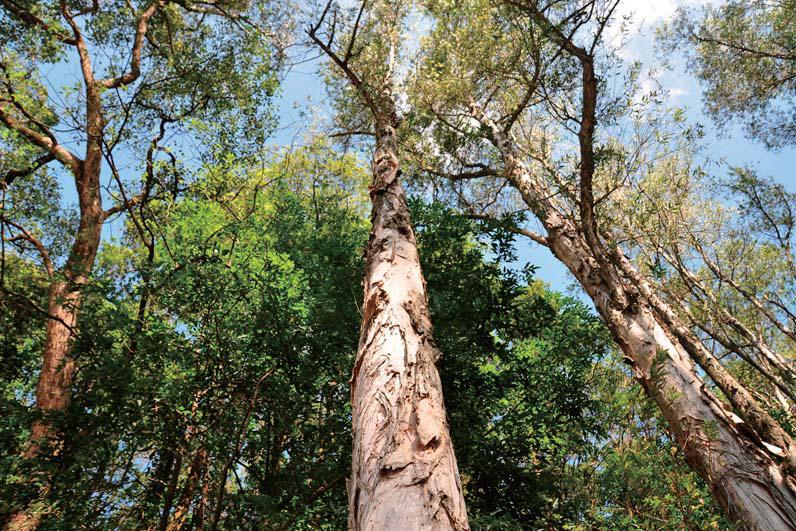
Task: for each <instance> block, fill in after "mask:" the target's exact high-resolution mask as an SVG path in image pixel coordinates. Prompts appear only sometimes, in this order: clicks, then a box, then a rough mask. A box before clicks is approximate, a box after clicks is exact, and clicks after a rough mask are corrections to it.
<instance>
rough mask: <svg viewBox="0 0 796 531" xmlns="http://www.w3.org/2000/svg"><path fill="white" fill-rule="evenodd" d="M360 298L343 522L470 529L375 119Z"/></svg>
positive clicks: (405, 234)
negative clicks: (361, 308) (346, 513)
mask: <svg viewBox="0 0 796 531" xmlns="http://www.w3.org/2000/svg"><path fill="white" fill-rule="evenodd" d="M376 126H377V127H376V131H377V132H376V151H375V153H374V156H373V183H372V185H371V187H370V195H371V199H372V202H373V210H372V222H373V226H372V229H371V233H370V239H369V241H368V245H367V249H366V271H365V280H364V287H365V305H364V316H363V320H362V328H361V335H360V340H359V349H358V352H357V359H356V363H355V365H354V371H353V375H352V377H351V401H352V406H353V438H354V447H353V450H354V452H353V462H352V469H351V479H350V480H349V483H348V497H349V528H350V529H352V530H355V531H359V530H396V531H397V530H400V531H412V530H421V529H422V530H426V529H437V530H465V529H469V526H468V523H467V512H466V509H465V504H464V497H463V495H462V487H461V482H460V479H459V471H458V468H457V465H456V458H455V456H454V453H453V446H452V444H451V439H450V435H449V432H448V423H447V419H446V414H445V405H444V403H443V399H442V386H441V384H440V379H439V374H438V373H437V368H436V365H435V364H436V361H437V359H438V358H439V351H438V350H437V349H436V347H435V345H434V340H433V338H432V335H431V321H430V318H429V312H428V305H427V302H426V289H425V281H424V280H423V274H422V271H421V269H420V261H419V257H418V253H417V246H416V242H415V235H414V231H413V229H412V224H411V221H410V218H409V212H408V209H407V204H406V196H405V194H404V190H403V187H402V186H401V183H400V182H399V175H400V171H399V169H398V148H397V144H396V138H395V129H394V127H393V125H392V124H391V123H390V122H389V121H388V120H379V119H378V117H377V124H376Z"/></svg>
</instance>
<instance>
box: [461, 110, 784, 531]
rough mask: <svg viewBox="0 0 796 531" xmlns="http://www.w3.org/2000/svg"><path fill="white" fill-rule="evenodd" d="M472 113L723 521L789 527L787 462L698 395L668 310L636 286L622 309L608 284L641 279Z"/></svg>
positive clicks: (701, 387) (504, 138) (768, 530)
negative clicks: (589, 234)
mask: <svg viewBox="0 0 796 531" xmlns="http://www.w3.org/2000/svg"><path fill="white" fill-rule="evenodd" d="M474 114H475V117H476V118H477V119H479V121H481V122H482V123H484V124H485V125H487V126H489V127H490V128H491V130H492V138H493V142H494V144H495V146H496V147H497V148H498V149H499V150H500V153H501V155H502V157H503V162H504V164H505V166H506V174H507V177H508V179H509V180H510V182H511V183H512V185H513V186H514V187H515V188H516V189H517V191H518V192H520V194H521V196H522V197H523V199H524V201H525V202H526V203H527V204H528V206H529V207H530V208H531V209H532V211H533V212H534V214H535V215H536V216H537V217H538V219H539V220H540V221H541V223H542V225H543V226H544V227H545V230H546V232H547V235H546V240H547V244H548V245H549V247H550V250H551V251H552V252H553V254H554V255H555V256H556V258H558V259H559V260H560V261H561V262H562V263H563V264H564V265H565V266H566V267H567V268H568V269H569V270H570V272H571V273H572V274H573V275H574V276H575V278H576V279H577V280H578V282H579V283H580V285H581V286H582V287H583V289H584V290H585V291H586V293H587V294H588V295H589V297H590V298H591V299H592V301H593V302H594V305H595V307H596V308H597V311H598V312H599V313H600V315H601V316H602V317H603V319H604V320H605V322H606V324H607V326H608V328H609V330H610V331H611V333H612V335H613V337H614V339H615V341H616V342H617V344H618V345H619V346H620V347H621V349H622V351H623V353H624V355H625V361H627V362H628V363H629V364H630V365H631V366H632V368H633V372H634V375H635V377H636V379H637V380H638V381H639V383H640V384H641V385H642V387H643V388H644V390H645V391H646V393H647V394H648V395H649V396H650V398H651V399H652V400H654V401H655V403H656V404H657V405H658V407H659V408H660V410H661V412H662V413H663V415H664V417H665V418H666V421H667V423H668V424H669V426H670V428H671V430H672V433H673V434H674V437H675V439H676V442H677V444H678V447H679V448H680V449H681V450H682V452H683V453H684V455H685V458H686V460H687V461H688V463H689V464H690V465H691V467H692V468H694V470H696V471H697V472H698V473H699V474H700V475H701V476H702V478H703V479H705V481H706V482H707V484H708V486H709V487H710V489H711V491H712V493H713V495H714V496H715V497H716V499H717V500H718V501H719V503H721V505H722V506H723V507H724V509H725V510H726V512H727V514H728V515H729V517H730V518H731V519H732V520H733V521H735V522H736V523H737V524H738V525H739V526H740V527H741V528H743V529H750V530H760V531H788V530H796V482H794V479H793V477H791V476H790V475H788V474H787V473H786V469H787V463H782V462H779V461H778V459H777V457H776V454H775V453H774V452H772V449H774V448H773V447H772V446H771V445H770V444H767V442H766V441H762V440H761V439H760V437H759V436H758V435H757V434H756V433H755V431H754V430H753V429H751V428H750V426H748V425H747V424H746V423H745V422H744V421H743V420H741V419H740V418H739V417H738V416H737V415H735V413H733V412H732V410H731V409H730V408H729V406H727V405H725V404H724V403H722V402H721V401H719V400H718V399H717V398H716V396H715V395H714V394H713V393H712V392H711V391H710V390H709V389H707V388H706V385H705V382H704V381H703V380H702V379H701V378H700V376H699V374H698V372H697V370H696V367H695V366H694V363H693V362H692V359H691V357H690V356H689V353H688V352H687V351H686V349H685V348H684V346H683V344H681V342H680V341H679V340H678V337H677V334H675V333H674V331H673V330H672V329H671V328H670V327H669V326H668V325H667V321H666V318H667V316H669V314H670V313H672V314H673V312H671V310H670V309H669V308H663V309H661V308H659V307H656V306H654V305H653V302H654V303H655V304H658V305H660V304H662V303H661V302H660V301H658V300H657V299H656V300H650V299H648V298H645V296H644V292H645V289H641V290H638V291H639V293H638V294H637V296H636V298H635V300H634V301H633V303H632V304H629V305H628V304H622V302H623V299H624V298H625V297H626V294H625V293H617V292H616V291H615V288H613V287H612V286H623V287H626V288H633V286H632V281H631V280H632V279H633V278H635V279H639V278H641V277H640V275H639V274H638V272H637V271H636V270H635V268H633V266H632V264H630V263H629V262H627V261H626V260H624V259H623V258H622V257H621V256H619V258H618V259H617V258H616V257H615V258H614V260H618V261H616V262H615V261H609V262H608V263H606V264H605V266H601V265H600V264H599V262H598V260H597V258H596V257H595V256H594V253H593V252H592V250H591V249H590V246H589V244H588V242H587V241H586V239H585V237H584V235H583V234H582V232H581V231H580V230H579V227H578V226H577V225H576V224H575V223H574V222H573V221H572V219H571V218H569V217H566V216H564V215H562V214H561V211H560V209H559V205H557V204H556V203H555V200H554V199H553V198H552V196H551V194H549V193H547V190H546V189H545V187H544V184H542V183H539V182H538V181H537V180H536V179H535V178H534V177H533V175H531V174H530V172H528V171H527V169H526V168H525V167H524V165H523V164H522V162H521V161H520V160H519V158H518V157H517V155H516V154H515V152H514V147H513V142H512V139H511V138H510V136H509V135H508V134H506V133H505V132H504V131H502V130H501V129H500V128H498V127H496V126H495V124H494V122H490V121H489V119H488V118H486V117H485V116H484V115H483V114H482V113H478V112H476V113H474ZM617 254H618V255H619V254H620V253H619V252H618V253H617ZM623 260H624V261H623ZM605 268H610V269H608V270H606V269H605ZM628 268H632V270H629V269H628ZM606 278H610V279H611V280H612V281H611V282H607V281H606ZM647 287H648V286H643V288H647ZM634 289H635V288H634ZM656 310H658V311H657V312H656Z"/></svg>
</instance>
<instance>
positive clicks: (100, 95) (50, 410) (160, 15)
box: [0, 0, 272, 529]
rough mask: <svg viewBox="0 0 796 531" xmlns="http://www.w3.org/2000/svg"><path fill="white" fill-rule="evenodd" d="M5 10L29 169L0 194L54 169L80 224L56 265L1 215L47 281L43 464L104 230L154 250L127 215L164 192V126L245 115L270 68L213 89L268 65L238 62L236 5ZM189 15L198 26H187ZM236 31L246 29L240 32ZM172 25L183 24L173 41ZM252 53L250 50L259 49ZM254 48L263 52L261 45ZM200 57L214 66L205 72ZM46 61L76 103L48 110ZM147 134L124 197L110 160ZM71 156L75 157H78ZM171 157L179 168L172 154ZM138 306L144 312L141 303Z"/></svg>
mask: <svg viewBox="0 0 796 531" xmlns="http://www.w3.org/2000/svg"><path fill="white" fill-rule="evenodd" d="M2 6H3V11H2V15H1V16H2V19H1V20H2V29H3V38H4V39H6V40H7V43H8V46H7V47H6V46H5V45H4V49H3V52H2V56H0V70H1V73H2V87H0V122H1V123H2V125H3V127H4V128H5V131H6V135H5V136H4V143H5V146H4V150H7V151H8V152H10V153H12V154H13V158H15V159H19V160H20V161H22V162H25V161H28V162H26V163H25V165H24V166H22V167H21V168H18V167H14V168H11V169H9V170H8V171H7V173H6V174H5V178H4V181H3V188H4V189H5V188H6V187H9V186H12V185H13V181H14V180H16V179H18V178H20V177H23V176H25V175H27V174H30V173H32V172H35V171H42V170H41V168H43V167H44V166H46V165H48V164H50V163H53V162H57V163H58V164H59V165H60V167H61V168H62V170H63V171H65V172H66V173H67V174H68V175H69V176H70V177H71V179H72V180H73V182H74V190H75V192H76V196H77V203H78V222H77V224H76V227H75V228H74V233H73V234H72V235H71V242H70V243H69V245H68V250H67V251H66V256H65V259H64V261H63V263H62V265H61V264H60V263H59V260H57V259H56V258H57V257H55V256H51V254H50V252H49V250H48V249H47V247H46V246H45V245H44V244H43V243H42V241H41V240H40V239H39V238H38V237H37V236H36V234H35V232H34V231H29V230H26V228H25V227H24V226H22V225H20V224H19V223H18V222H17V221H15V220H13V219H10V218H9V217H7V216H6V215H5V214H4V215H3V219H2V222H3V224H4V228H5V227H8V228H9V229H11V230H12V232H13V233H14V236H13V238H14V239H15V241H19V242H21V243H22V244H23V245H27V246H28V247H32V248H33V249H35V251H36V252H38V253H39V255H40V261H41V263H42V265H43V268H44V269H45V271H46V274H47V275H48V277H49V279H50V282H49V288H48V303H47V307H46V308H41V311H42V312H43V313H45V314H46V315H47V325H46V326H47V333H46V341H45V345H44V351H43V354H42V368H41V372H40V374H39V377H38V381H37V384H36V393H35V395H36V401H35V408H36V410H37V411H38V412H39V414H40V415H39V418H37V419H36V420H35V421H34V423H33V425H32V427H31V432H30V437H29V444H28V446H27V449H26V451H25V454H26V456H27V457H28V458H33V457H35V456H37V455H39V454H42V456H44V457H47V456H53V455H57V454H58V453H59V452H60V444H59V441H58V440H59V433H58V431H57V428H56V424H55V423H54V420H53V419H54V415H57V414H61V413H63V412H65V411H66V410H67V409H68V407H69V405H70V402H71V397H72V387H73V384H74V380H75V374H76V371H77V369H78V367H77V364H76V361H75V360H74V359H73V357H72V356H71V354H70V352H71V349H72V345H73V343H74V340H75V336H76V333H77V329H78V328H79V319H78V317H79V311H80V306H81V300H82V297H83V295H82V294H83V292H84V290H85V286H86V284H87V283H88V282H89V280H90V278H91V274H92V271H93V268H94V262H95V259H96V256H97V253H98V250H99V247H100V241H101V235H102V230H103V225H104V223H105V222H106V220H108V219H109V218H111V217H112V216H115V215H121V214H127V215H128V216H129V217H130V219H131V220H132V221H133V222H134V223H136V227H137V229H138V230H139V232H140V236H141V238H142V240H143V241H144V242H145V244H146V245H147V247H149V248H150V250H152V249H153V246H154V243H153V240H154V233H153V231H152V229H151V227H147V226H146V223H145V222H144V221H143V220H139V219H138V216H137V215H136V212H135V210H134V209H136V208H138V209H140V208H141V207H142V205H144V204H145V203H147V202H148V201H149V200H150V199H151V198H152V197H153V195H154V194H155V193H157V192H158V191H159V190H163V189H164V187H163V186H158V185H159V183H158V182H157V180H158V178H157V177H156V175H155V166H156V164H158V161H157V158H158V155H162V154H163V153H164V152H165V151H164V146H163V142H164V138H165V136H166V132H167V130H168V129H169V126H171V125H173V124H185V123H187V120H188V119H189V118H195V117H198V116H201V115H202V114H205V115H209V113H212V112H214V111H220V110H222V109H225V108H232V107H234V106H236V105H241V107H243V106H244V105H247V102H245V101H244V97H242V96H243V95H244V94H246V93H247V89H252V90H248V94H252V93H259V94H268V93H269V92H270V90H271V88H270V87H271V86H272V81H271V79H272V78H271V76H270V74H269V73H268V72H269V71H270V70H269V69H268V68H264V69H262V70H261V73H259V74H258V75H256V76H254V78H253V79H252V80H251V81H250V82H249V83H248V84H245V85H243V86H244V87H245V89H241V90H239V91H238V93H237V94H236V93H225V92H226V91H225V90H224V89H223V87H222V86H220V84H221V83H226V82H228V80H229V78H230V77H234V75H235V72H236V69H237V68H240V67H241V66H243V65H247V63H248V65H247V66H251V65H253V64H255V63H257V62H258V61H259V62H263V63H264V64H266V65H270V64H271V63H272V57H270V56H266V57H265V60H264V61H263V60H262V58H263V56H261V55H253V58H252V59H250V60H248V61H240V60H238V59H236V57H235V54H234V52H233V49H234V47H235V46H240V45H241V44H245V43H246V41H247V39H248V40H249V42H250V43H251V42H255V41H254V34H256V33H257V32H256V31H250V30H252V29H253V28H255V25H254V24H253V23H252V21H250V20H248V19H246V17H245V16H244V13H243V12H242V11H241V6H226V5H223V4H222V3H218V4H216V3H214V4H212V5H210V6H207V5H205V4H201V5H193V4H191V3H177V2H170V1H169V0H154V1H152V2H143V3H140V4H133V3H126V4H123V5H122V4H102V5H101V4H100V3H98V2H93V3H83V2H78V3H72V2H67V1H65V0H64V1H61V2H60V3H53V2H33V3H20V2H17V1H16V0H8V1H3V3H2ZM243 8H244V9H245V8H246V6H243ZM209 15H216V16H220V17H221V18H226V19H227V23H226V24H225V23H223V22H218V23H217V24H216V25H215V26H213V24H214V23H211V22H209V21H208V20H206V18H207V17H208V16H209ZM192 18H193V19H194V22H195V23H196V25H195V26H194V25H192V24H193V23H194V22H189V21H190V19H192ZM219 20H220V19H219ZM225 26H226V27H227V31H226V32H225V30H224V29H223V28H224V27H225ZM237 27H246V28H247V29H244V31H243V32H240V31H237V30H235V28H237ZM175 28H179V30H178V31H177V32H176V33H175ZM241 35H243V38H241ZM261 36H262V35H257V38H260V37H261ZM213 41H215V42H213ZM249 49H250V51H252V52H256V51H257V49H258V48H251V47H250V48H249ZM259 49H265V48H263V47H262V45H259ZM189 50H190V52H189ZM236 51H237V50H236ZM191 54H193V56H191ZM255 57H256V58H255ZM64 58H67V59H66V60H65V59H64ZM71 59H74V61H75V62H76V64H75V62H70V60H71ZM207 60H213V61H215V62H216V64H215V65H214V66H213V67H211V68H208V67H207V64H206V63H205V61H207ZM236 61H238V63H240V64H237V65H236V63H235V62H236ZM43 63H52V64H55V65H57V66H58V68H63V69H67V70H68V69H71V68H73V67H75V66H76V67H77V72H78V76H79V79H80V87H79V89H78V92H77V94H79V97H78V98H75V99H72V100H71V102H72V104H71V106H68V104H67V106H66V107H64V108H61V109H56V108H53V107H54V106H53V104H52V101H54V99H55V98H54V97H55V94H52V95H50V94H48V90H46V89H45V88H44V87H45V83H44V82H43V80H42V75H41V73H40V71H39V70H38V67H39V66H41V64H43ZM263 74H265V75H263ZM214 78H215V79H214ZM216 82H218V83H216ZM56 90H57V89H56ZM71 94H72V93H70V92H68V89H65V90H64V94H63V99H62V100H60V101H61V102H64V101H70V96H71ZM48 96H49V97H50V99H48ZM259 106H261V103H259V102H258V103H255V104H254V105H251V104H248V107H249V108H252V107H253V108H258V107H259ZM244 108H245V107H244ZM236 112H237V110H236ZM59 124H60V125H61V128H62V129H63V128H64V127H68V128H69V129H68V131H69V132H71V133H72V134H71V138H67V139H66V140H65V139H64V138H63V137H65V136H66V137H69V136H70V135H69V134H68V133H64V131H63V130H61V131H59V130H58V129H59V127H58V126H59ZM142 137H148V139H149V140H147V141H144V145H146V148H145V149H143V150H141V149H138V150H137V152H136V151H133V153H134V155H133V157H136V156H137V157H140V158H139V159H138V160H139V161H141V163H140V164H139V165H138V167H139V168H142V169H143V175H144V178H143V179H142V180H143V182H142V183H141V184H134V186H136V187H137V188H139V191H137V192H135V193H132V194H131V193H128V192H127V191H126V190H125V183H124V175H123V174H122V172H121V170H120V169H119V167H120V166H122V164H121V163H120V164H117V162H116V158H118V157H119V155H118V152H119V151H120V149H119V148H120V147H122V146H125V147H127V148H131V144H132V145H135V144H136V143H138V141H139V139H140V138H142ZM70 144H72V146H75V145H76V146H77V147H70ZM77 149H82V155H81V154H79V153H78V151H77ZM132 149H134V148H132ZM114 155H116V158H115V157H114ZM129 156H130V155H129V153H128V154H126V155H122V157H129ZM172 157H173V155H172ZM172 160H173V161H174V162H175V163H176V159H175V158H172ZM30 161H32V162H30ZM106 171H107V172H108V173H109V177H110V180H111V181H112V182H113V183H114V188H115V192H114V193H113V194H112V203H113V204H112V206H110V207H109V208H105V207H104V206H103V202H104V201H103V185H102V183H101V176H102V174H103V173H104V172H106ZM135 180H139V179H135ZM128 184H129V183H128ZM168 188H169V189H172V190H173V191H174V192H176V189H177V188H179V185H174V186H172V185H171V184H169V185H168ZM6 295H8V296H15V294H14V293H6ZM141 307H142V308H143V309H145V302H144V303H143V304H142V306H141ZM35 522H36V518H35V516H34V515H33V514H32V513H28V512H20V513H18V514H16V515H15V516H14V517H13V518H12V521H11V523H10V524H9V525H10V528H12V529H15V528H18V529H27V528H30V527H32V526H35Z"/></svg>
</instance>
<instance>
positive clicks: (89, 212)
mask: <svg viewBox="0 0 796 531" xmlns="http://www.w3.org/2000/svg"><path fill="white" fill-rule="evenodd" d="M85 82H86V101H87V105H86V125H87V127H86V131H87V142H86V156H85V159H84V160H82V161H78V162H76V163H75V166H74V167H73V168H72V171H73V175H74V178H75V186H76V188H77V196H78V205H79V208H80V221H79V223H78V227H77V232H76V233H75V239H74V241H73V242H72V247H71V249H70V251H69V257H68V258H67V260H66V264H65V265H64V269H63V272H62V273H60V274H58V273H57V274H56V275H55V276H54V277H53V278H52V280H51V284H50V286H49V292H48V313H49V314H50V315H49V318H48V321H47V330H46V338H45V343H44V353H43V360H42V370H41V373H39V379H38V381H37V382H36V405H35V407H36V409H37V411H38V412H39V413H40V415H41V417H40V418H38V419H37V420H36V421H34V422H33V425H32V426H31V433H30V437H29V439H28V445H27V448H26V450H25V457H28V458H33V457H35V456H37V455H39V454H46V455H57V453H58V452H59V451H60V444H59V443H58V441H57V435H58V434H57V433H56V431H55V427H54V426H53V423H52V419H51V418H50V417H51V416H52V415H53V414H54V413H59V412H63V411H65V410H66V409H67V408H68V407H69V404H70V403H71V401H72V384H73V383H74V377H75V373H76V371H77V365H76V364H75V361H74V360H73V359H72V357H71V351H72V344H73V339H74V338H73V335H74V332H75V327H76V325H77V321H78V311H79V308H80V302H81V298H82V289H83V286H85V284H86V282H88V279H89V276H90V275H91V271H92V269H93V267H94V260H95V259H96V257H97V251H98V250H99V245H100V239H101V235H102V224H103V223H104V221H105V217H106V213H105V211H104V210H103V209H102V196H101V191H100V171H101V168H102V151H101V144H102V128H103V120H102V108H101V100H100V91H99V87H97V86H96V84H95V83H94V82H93V78H88V77H87V78H86V80H85ZM49 480H50V478H45V481H46V483H49ZM49 488H50V487H49V485H48V484H45V485H44V486H43V487H42V489H41V491H40V493H39V496H38V498H39V500H42V499H44V498H45V497H46V495H47V493H48V492H49ZM39 519H40V516H39V515H38V514H37V513H35V512H34V511H31V510H30V508H23V509H21V510H19V511H18V512H17V513H15V514H14V515H13V516H12V518H11V520H10V521H9V523H8V524H7V529H9V530H26V529H35V528H36V527H38V523H39Z"/></svg>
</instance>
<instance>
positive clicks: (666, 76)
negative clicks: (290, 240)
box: [44, 0, 796, 292]
mask: <svg viewBox="0 0 796 531" xmlns="http://www.w3.org/2000/svg"><path fill="white" fill-rule="evenodd" d="M704 1H705V0H656V1H654V2H653V1H649V0H625V1H624V2H623V3H622V4H620V8H619V13H618V16H620V17H621V16H624V15H631V16H632V23H631V25H630V28H629V33H628V37H629V40H628V41H627V42H626V45H625V46H624V48H623V52H622V54H623V57H624V58H625V59H626V60H628V61H634V60H640V61H641V62H642V64H643V65H644V67H645V69H646V71H647V72H649V71H657V76H656V79H657V80H658V82H659V83H660V88H662V89H663V90H665V91H668V93H669V101H670V103H671V104H672V105H676V106H680V107H683V108H685V110H686V116H687V118H688V120H689V121H690V122H691V123H701V124H703V125H705V128H704V129H705V132H706V134H707V136H706V138H705V139H704V145H705V146H706V150H705V152H706V155H707V156H708V157H709V158H710V159H711V160H713V161H724V162H725V163H726V165H752V166H754V167H756V168H757V169H758V170H759V171H760V173H762V174H765V175H770V176H772V177H774V178H776V179H777V180H778V181H779V182H781V183H783V184H784V185H785V186H786V187H787V188H788V189H789V190H791V191H793V192H796V175H794V171H793V168H795V167H796V149H794V148H788V149H784V150H781V151H778V152H771V151H767V150H765V149H764V148H763V147H762V146H760V145H759V144H757V143H754V142H751V141H749V140H747V139H745V138H744V136H743V134H742V132H741V131H740V129H739V128H738V127H732V126H731V127H729V128H727V133H726V134H725V135H724V136H722V137H718V136H717V135H716V128H715V127H714V126H713V124H712V123H711V121H710V119H709V118H708V117H707V116H705V115H704V114H703V112H702V107H703V105H702V101H701V90H700V88H699V86H698V85H697V83H696V80H695V79H693V78H692V77H691V76H690V75H688V74H686V73H685V68H684V64H683V59H682V58H681V57H673V58H670V61H671V63H672V65H673V68H672V69H671V70H661V65H660V64H659V61H658V59H657V57H656V53H655V48H654V34H655V28H656V26H657V25H658V24H660V23H661V22H662V21H664V20H665V19H667V18H668V17H670V16H671V15H672V14H673V13H674V12H675V10H676V9H677V7H678V6H679V5H683V4H687V5H691V6H694V5H699V4H700V3H704ZM608 37H609V38H612V39H614V40H615V42H618V39H619V38H620V37H619V36H618V33H617V32H616V31H614V33H613V35H612V34H611V32H610V31H609V32H608ZM319 64H320V62H319V61H318V60H310V61H308V62H303V63H301V64H298V65H297V66H295V67H294V68H292V69H291V70H290V72H289V73H288V74H287V75H286V77H285V79H284V83H283V85H282V87H281V95H280V96H279V97H278V99H277V102H276V104H277V109H278V114H279V117H280V126H279V129H278V130H277V132H276V133H275V135H274V136H273V137H272V142H273V143H275V144H289V143H291V142H293V141H296V140H298V141H299V142H300V140H301V136H302V133H304V132H307V131H309V130H310V129H311V128H312V126H313V124H312V123H309V122H308V118H307V117H313V116H316V117H317V116H318V115H323V114H325V113H327V112H328V104H327V102H326V94H325V89H324V86H323V82H322V78H321V77H320V76H319V75H318V72H317V70H318V68H319ZM75 68H77V64H76V61H74V62H73V61H70V62H68V63H66V64H60V65H57V66H55V67H53V69H52V70H50V71H49V72H44V73H45V75H46V76H47V77H48V78H49V79H50V80H51V82H52V83H54V84H55V85H65V84H69V83H72V82H74V81H76V80H77V79H78V77H77V75H76V71H70V70H72V69H75ZM642 82H643V85H644V86H645V87H646V88H647V89H649V90H652V89H653V88H656V85H655V84H654V83H653V82H652V81H651V78H649V77H648V76H646V75H645V76H643V77H642ZM302 115H303V117H302ZM712 168H713V169H714V170H715V172H716V173H718V174H721V173H722V172H726V166H722V165H721V164H714V165H712ZM106 173H107V172H106ZM103 181H104V182H107V179H103ZM64 184H65V186H64V199H65V200H66V202H70V203H75V202H76V197H75V193H74V185H73V183H72V182H71V179H70V180H66V181H64ZM117 223H118V222H117ZM114 225H115V224H110V225H109V226H108V227H106V231H105V234H106V235H109V234H112V233H113V232H114V230H115V227H114ZM519 247H520V259H521V260H522V261H529V262H532V263H534V264H536V265H537V266H539V271H538V273H537V276H538V277H539V278H541V279H542V280H545V281H546V282H548V283H549V284H550V285H551V286H552V287H554V288H555V289H558V290H567V289H569V288H570V287H571V286H572V284H573V280H572V278H571V277H570V276H569V274H568V272H567V271H566V270H565V269H564V267H563V266H562V265H561V264H559V263H558V262H557V261H556V260H555V259H554V258H553V257H552V255H550V253H549V251H547V250H546V249H544V248H540V247H539V246H537V245H535V244H531V243H528V242H524V241H521V242H519ZM576 292H577V291H576Z"/></svg>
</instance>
